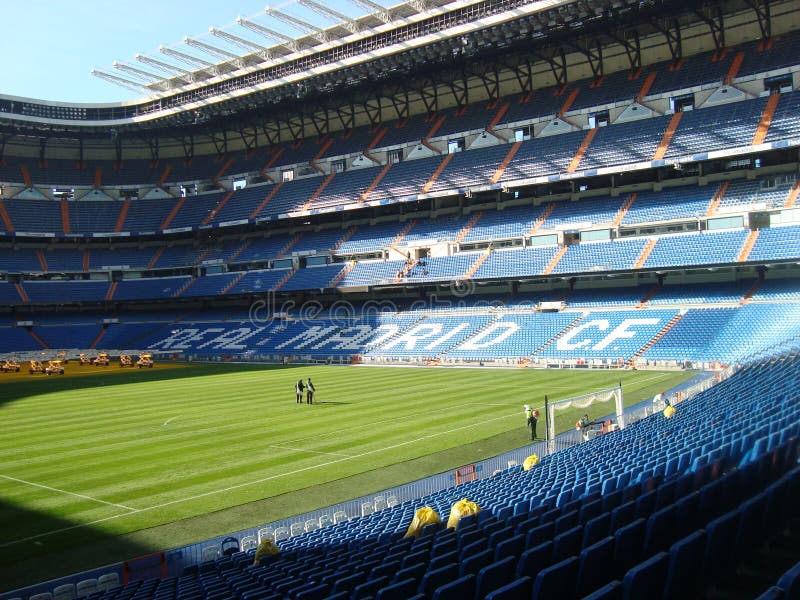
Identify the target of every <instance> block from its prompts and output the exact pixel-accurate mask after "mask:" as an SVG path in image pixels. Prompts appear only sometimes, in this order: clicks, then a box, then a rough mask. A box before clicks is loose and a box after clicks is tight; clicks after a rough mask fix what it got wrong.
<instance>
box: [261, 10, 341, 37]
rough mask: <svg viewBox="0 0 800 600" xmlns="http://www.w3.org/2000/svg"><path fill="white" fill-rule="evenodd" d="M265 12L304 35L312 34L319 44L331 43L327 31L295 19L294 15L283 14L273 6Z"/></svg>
mask: <svg viewBox="0 0 800 600" xmlns="http://www.w3.org/2000/svg"><path fill="white" fill-rule="evenodd" d="M264 12H265V13H266V14H267V15H269V16H270V17H272V18H273V19H277V20H278V21H281V22H283V23H286V24H287V25H289V26H290V27H294V28H295V29H299V30H300V31H302V32H303V33H306V34H310V35H311V36H312V37H314V38H316V40H317V41H318V42H321V43H323V44H324V43H326V42H328V41H330V36H329V35H328V34H327V33H325V31H323V30H322V29H320V28H319V27H317V26H315V25H312V24H311V23H308V22H307V21H303V19H298V18H297V17H293V16H292V15H289V14H286V13H285V12H281V11H279V10H278V9H276V8H272V7H271V6H268V7H266V8H265V9H264Z"/></svg>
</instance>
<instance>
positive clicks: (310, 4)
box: [297, 0, 362, 33]
mask: <svg viewBox="0 0 800 600" xmlns="http://www.w3.org/2000/svg"><path fill="white" fill-rule="evenodd" d="M297 3H298V4H302V5H303V6H305V7H307V8H310V9H311V10H313V11H314V12H315V13H317V14H320V15H322V16H323V17H327V18H329V19H333V20H335V21H338V22H339V23H341V24H342V25H343V26H344V27H345V28H346V29H347V30H348V31H350V32H352V33H357V32H359V31H361V29H362V27H361V25H359V24H358V23H356V22H355V21H353V20H352V19H351V18H350V17H348V16H347V15H343V14H342V13H340V12H337V11H335V10H333V9H332V8H329V7H327V6H325V5H323V4H319V3H318V2H316V1H315V0H297Z"/></svg>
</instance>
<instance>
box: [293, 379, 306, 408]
mask: <svg viewBox="0 0 800 600" xmlns="http://www.w3.org/2000/svg"><path fill="white" fill-rule="evenodd" d="M303 390H305V387H304V386H303V380H302V379H298V380H297V383H295V384H294V401H295V402H297V403H298V404H302V403H303Z"/></svg>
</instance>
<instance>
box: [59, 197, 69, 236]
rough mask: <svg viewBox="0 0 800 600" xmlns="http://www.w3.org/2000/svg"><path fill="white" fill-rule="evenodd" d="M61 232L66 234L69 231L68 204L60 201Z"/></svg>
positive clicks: (65, 201)
mask: <svg viewBox="0 0 800 600" xmlns="http://www.w3.org/2000/svg"><path fill="white" fill-rule="evenodd" d="M61 230H62V231H63V232H64V233H65V234H68V233H69V232H70V229H69V202H68V201H67V200H62V201H61Z"/></svg>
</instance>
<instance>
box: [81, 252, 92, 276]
mask: <svg viewBox="0 0 800 600" xmlns="http://www.w3.org/2000/svg"><path fill="white" fill-rule="evenodd" d="M89 259H90V255H89V249H88V248H86V249H85V250H84V251H83V261H82V262H83V270H84V271H88V270H89V262H90V260H89Z"/></svg>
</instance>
